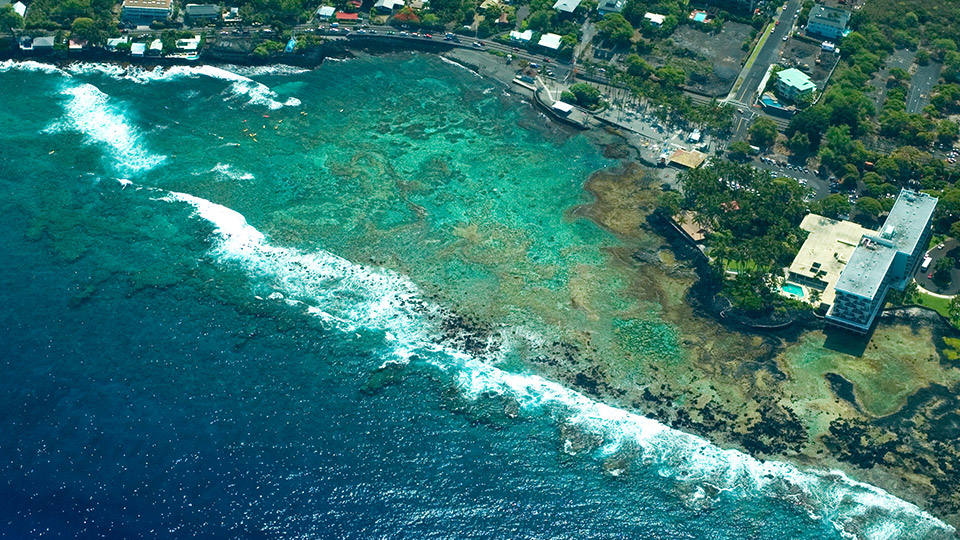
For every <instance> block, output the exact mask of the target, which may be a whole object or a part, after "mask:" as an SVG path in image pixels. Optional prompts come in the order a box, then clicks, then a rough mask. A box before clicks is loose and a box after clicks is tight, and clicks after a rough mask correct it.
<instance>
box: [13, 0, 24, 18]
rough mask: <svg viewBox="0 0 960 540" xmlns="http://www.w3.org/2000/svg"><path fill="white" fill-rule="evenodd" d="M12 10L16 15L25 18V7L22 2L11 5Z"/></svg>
mask: <svg viewBox="0 0 960 540" xmlns="http://www.w3.org/2000/svg"><path fill="white" fill-rule="evenodd" d="M13 10H14V11H16V12H17V15H19V16H21V17H26V16H27V5H26V4H24V3H23V2H17V3H16V4H14V5H13Z"/></svg>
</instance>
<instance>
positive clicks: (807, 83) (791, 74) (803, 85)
mask: <svg viewBox="0 0 960 540" xmlns="http://www.w3.org/2000/svg"><path fill="white" fill-rule="evenodd" d="M777 79H778V80H780V81H781V82H783V84H786V85H787V86H792V87H794V88H796V89H798V90H800V91H801V92H802V91H806V90H811V89H816V88H817V85H816V84H815V83H814V82H813V81H811V80H810V77H809V76H808V75H807V74H806V73H804V72H802V71H800V70H799V69H797V68H790V69H784V70H782V71H778V72H777Z"/></svg>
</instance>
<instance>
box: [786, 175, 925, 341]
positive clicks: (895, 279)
mask: <svg viewBox="0 0 960 540" xmlns="http://www.w3.org/2000/svg"><path fill="white" fill-rule="evenodd" d="M936 207H937V199H936V197H931V196H930V195H927V194H925V193H919V192H916V191H912V190H909V189H904V190H902V191H901V192H900V195H899V196H898V197H897V200H896V202H895V203H894V204H893V208H892V209H891V210H890V214H889V215H888V216H887V219H886V221H885V222H884V224H883V226H882V227H881V228H880V232H879V234H877V231H873V230H871V229H867V228H864V227H861V226H860V225H858V224H856V223H853V222H851V221H839V220H836V219H830V218H827V217H824V216H819V215H817V214H808V215H807V216H806V217H805V218H803V222H802V223H801V224H800V228H801V229H803V230H805V231H807V232H808V233H809V235H808V236H807V239H806V240H805V241H804V242H803V246H802V247H801V248H800V251H799V252H797V256H796V257H795V258H794V260H793V263H792V264H791V265H790V268H789V269H788V273H787V283H786V284H785V285H784V286H783V287H782V289H783V291H784V292H785V293H786V294H788V295H790V296H794V297H797V298H799V299H801V300H805V301H810V298H809V297H811V296H814V295H816V296H819V300H818V301H812V302H811V303H813V304H814V305H817V303H818V302H819V305H820V306H821V308H826V309H827V311H826V318H827V321H828V322H829V323H831V324H833V325H836V326H839V327H842V328H846V329H848V330H853V331H854V332H859V333H866V332H867V331H869V330H870V327H871V326H873V321H874V319H875V318H876V316H877V313H879V312H880V308H881V307H883V304H884V299H885V298H886V296H887V291H889V290H890V288H894V289H897V290H901V291H902V290H903V289H904V288H906V286H907V284H908V283H910V281H911V280H912V279H913V274H914V272H916V271H917V267H918V265H919V264H920V262H921V261H922V260H923V254H924V253H925V252H926V250H927V246H928V245H929V243H930V235H931V234H932V232H931V229H930V224H931V221H932V220H933V211H934V209H935V208H936ZM811 289H813V290H816V291H819V293H811Z"/></svg>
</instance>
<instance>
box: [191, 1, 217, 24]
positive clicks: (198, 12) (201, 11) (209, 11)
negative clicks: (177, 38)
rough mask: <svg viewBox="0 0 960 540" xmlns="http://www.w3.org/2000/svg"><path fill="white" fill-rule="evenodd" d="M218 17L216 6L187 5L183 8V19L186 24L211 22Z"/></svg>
mask: <svg viewBox="0 0 960 540" xmlns="http://www.w3.org/2000/svg"><path fill="white" fill-rule="evenodd" d="M219 16H220V6H219V5H217V4H187V5H186V6H184V7H183V19H184V21H185V22H186V23H187V24H194V23H196V22H201V21H213V20H216V18H217V17H219Z"/></svg>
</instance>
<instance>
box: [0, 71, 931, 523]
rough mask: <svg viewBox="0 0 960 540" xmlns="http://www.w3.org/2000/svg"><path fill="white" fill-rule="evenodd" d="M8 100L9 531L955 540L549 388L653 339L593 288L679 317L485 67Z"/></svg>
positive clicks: (906, 512) (76, 79)
mask: <svg viewBox="0 0 960 540" xmlns="http://www.w3.org/2000/svg"><path fill="white" fill-rule="evenodd" d="M0 91H2V93H3V95H4V96H9V102H8V103H7V106H6V107H5V108H4V109H3V110H0V170H2V171H4V172H3V175H2V177H0V195H2V196H0V201H2V202H0V204H2V205H3V207H2V210H3V212H2V213H0V219H2V220H3V223H2V225H3V229H2V230H3V231H4V233H3V234H2V236H0V250H2V253H3V257H0V265H2V266H0V281H2V283H0V291H2V292H0V294H2V299H0V300H2V302H3V305H5V306H7V309H5V310H2V311H0V317H2V321H0V323H2V324H0V332H2V335H0V343H2V346H3V349H4V354H3V360H2V362H3V368H4V371H5V373H7V374H8V375H7V376H6V377H5V378H4V379H3V382H2V383H0V384H2V385H3V387H4V391H3V392H0V396H3V397H2V399H3V403H2V408H3V411H4V412H3V413H0V423H2V432H3V433H4V439H3V440H4V444H3V445H2V447H0V473H2V477H3V478H4V482H3V483H0V489H2V490H3V493H2V494H0V501H2V502H0V523H2V524H3V526H2V527H0V535H2V536H4V537H10V538H21V537H35V536H39V532H41V531H42V532H44V534H45V535H46V536H54V537H58V538H92V537H98V536H106V537H121V538H128V537H131V538H132V537H144V538H156V537H169V538H183V537H190V536H194V537H205V538H236V537H264V538H424V537H434V538H463V537H469V538H618V537H629V538H637V537H640V538H677V539H679V538H691V539H693V538H695V539H701V538H702V539H706V538H757V539H761V538H775V537H776V538H781V537H786V538H797V539H802V538H836V537H839V534H838V532H837V527H842V528H844V529H845V530H846V531H848V532H851V533H855V534H858V535H860V536H861V537H863V538H895V537H900V538H936V537H942V538H947V537H948V536H947V533H943V534H939V533H937V532H935V531H937V530H939V529H943V527H942V526H941V524H938V523H937V522H935V521H934V520H932V519H931V518H930V517H929V516H926V515H924V514H921V513H920V512H919V510H918V509H916V508H915V507H912V506H910V505H906V504H904V503H902V502H900V501H897V500H896V499H893V498H892V497H889V496H888V495H886V494H883V493H882V492H878V491H875V490H872V489H870V488H869V487H868V486H863V485H857V484H855V483H853V482H851V481H849V480H846V479H844V478H843V477H841V476H839V475H827V474H814V473H801V472H799V471H797V470H796V469H794V468H792V467H789V466H785V465H780V464H775V463H767V464H764V463H760V462H757V461H755V460H752V459H750V458H748V457H746V456H743V455H742V454H739V453H736V452H724V451H721V450H719V449H717V448H716V447H713V446H711V445H709V444H708V443H706V442H705V441H702V440H701V439H697V438H695V437H691V436H688V435H685V434H682V433H679V432H674V431H672V430H668V429H666V428H665V427H663V426H661V425H659V424H657V423H656V422H653V421H650V420H647V419H644V418H642V417H638V416H633V415H628V414H626V413H624V412H622V411H618V410H616V409H612V408H610V407H605V406H602V405H599V404H597V403H595V402H592V401H590V400H588V399H586V398H584V397H583V396H580V395H578V394H576V393H574V392H571V391H569V390H567V389H565V388H563V387H562V386H560V385H557V384H554V383H551V382H549V381H546V380H544V379H540V378H539V377H536V376H535V374H531V373H529V372H527V371H525V370H524V368H523V367H522V366H523V365H524V358H523V357H524V355H525V354H527V351H529V350H531V349H532V348H534V347H535V345H536V344H537V343H538V341H541V340H549V339H553V338H554V337H555V336H556V335H563V333H564V332H565V331H566V327H560V326H559V325H560V324H561V323H562V324H563V325H569V326H572V327H575V328H576V329H577V330H578V331H580V330H582V331H590V332H595V333H596V334H597V335H598V336H601V338H602V337H603V336H612V335H613V332H612V329H613V328H617V327H622V326H623V323H622V322H616V321H611V319H610V318H608V317H606V316H597V313H593V314H591V313H590V311H589V310H574V309H571V308H570V300H569V298H570V291H571V290H572V289H577V290H583V289H593V290H602V291H609V296H610V301H609V304H608V306H607V307H606V308H605V309H607V310H614V311H616V313H617V317H618V319H619V320H620V321H625V320H630V319H631V317H632V316H633V315H634V314H640V313H642V314H648V313H649V311H650V309H649V308H650V306H643V305H637V303H636V302H635V301H633V300H631V299H630V298H629V296H628V295H626V294H622V293H621V289H622V288H623V287H624V283H623V278H622V276H620V275H619V274H617V272H615V271H613V270H610V269H608V268H607V260H606V254H605V249H607V248H611V247H617V246H618V245H619V242H618V240H617V239H616V238H614V237H612V236H610V235H609V234H607V233H605V232H604V231H602V230H600V229H598V228H597V227H595V226H594V225H592V224H591V223H589V222H587V221H584V220H572V219H570V218H568V217H565V216H566V215H567V214H566V211H567V210H569V209H570V208H571V207H573V206H575V205H577V204H583V203H585V202H588V201H589V198H588V197H587V195H586V194H585V192H584V191H583V190H582V185H583V182H584V181H585V179H586V177H587V175H588V174H589V173H590V172H592V171H594V170H596V169H598V168H601V167H605V166H611V165H613V164H612V163H611V162H610V161H609V160H607V159H605V158H603V157H602V156H601V155H600V154H599V153H598V151H597V150H596V149H595V148H594V147H593V146H592V145H591V144H590V143H589V142H588V141H587V140H586V139H585V138H584V137H583V136H580V135H575V134H573V133H570V132H567V131H565V130H563V129H561V128H557V127H555V126H551V125H549V124H547V123H545V122H544V120H543V118H542V116H541V115H540V114H539V113H537V112H536V111H534V110H532V109H531V108H530V107H529V106H528V105H526V104H524V103H522V102H519V101H517V100H516V99H514V98H513V97H511V96H509V95H507V94H506V93H505V92H504V91H503V89H502V88H499V87H497V86H494V85H493V84H491V83H489V82H487V81H484V80H482V79H479V78H477V77H475V76H474V75H473V74H472V73H470V72H468V71H466V70H463V69H460V68H458V67H456V66H451V65H449V64H445V63H442V62H440V61H439V60H436V59H433V58H426V57H418V56H396V57H388V58H376V59H360V60H355V61H350V62H343V63H331V64H328V65H326V66H324V67H323V68H321V69H319V70H316V71H313V72H298V71H296V70H289V69H280V70H267V71H251V70H243V69H239V68H229V69H220V68H189V69H188V68H176V69H173V70H170V71H167V72H165V73H153V72H142V71H136V70H134V71H129V70H122V69H120V68H116V67H112V66H93V67H72V68H68V69H66V70H59V69H56V68H53V67H52V66H43V65H18V66H16V65H10V64H7V65H5V66H4V69H3V71H2V72H0ZM451 308H455V309H456V310H457V311H458V312H460V313H467V314H469V315H471V316H475V317H477V318H479V319H482V320H484V321H487V322H488V326H487V331H486V332H485V333H483V334H482V335H481V334H479V333H478V334H476V335H472V336H471V335H464V333H463V331H462V328H461V326H459V325H458V324H454V323H452V322H451V321H452V320H455V317H453V316H452V314H451V311H450V309H451ZM591 315H593V316H591ZM601 315H604V313H601ZM650 324H651V325H657V327H658V328H659V329H660V330H662V332H661V333H657V331H654V330H651V333H652V334H654V335H661V336H663V337H662V338H661V339H659V340H658V341H657V343H656V345H657V346H658V347H661V348H665V349H671V348H676V347H677V344H676V343H675V342H673V341H672V338H671V337H670V336H671V335H672V334H671V333H670V331H669V330H670V328H669V325H667V324H666V323H663V322H662V321H657V320H652V321H650ZM491 327H492V328H495V329H496V330H495V331H490V330H489V328H491ZM606 339H611V340H612V339H613V338H612V337H608V338H606ZM649 346H650V345H649V344H645V345H642V346H639V347H638V348H635V349H634V350H633V352H634V353H635V354H643V353H644V349H643V347H649ZM493 365H499V366H510V365H514V366H521V367H517V368H515V369H512V370H509V371H504V370H501V369H497V368H496V367H493Z"/></svg>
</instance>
